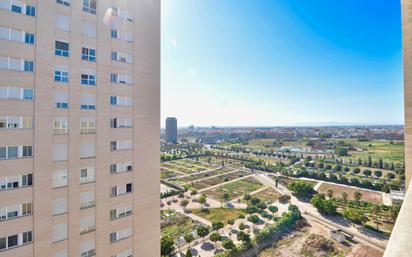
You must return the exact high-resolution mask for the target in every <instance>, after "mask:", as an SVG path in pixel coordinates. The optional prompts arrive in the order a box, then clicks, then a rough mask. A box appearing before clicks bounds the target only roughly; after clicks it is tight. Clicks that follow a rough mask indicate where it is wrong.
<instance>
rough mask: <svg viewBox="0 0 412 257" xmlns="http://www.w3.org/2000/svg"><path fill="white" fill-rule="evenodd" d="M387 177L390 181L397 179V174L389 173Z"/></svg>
mask: <svg viewBox="0 0 412 257" xmlns="http://www.w3.org/2000/svg"><path fill="white" fill-rule="evenodd" d="M386 177H387V178H388V179H394V178H395V174H393V173H391V172H389V173H388V174H386Z"/></svg>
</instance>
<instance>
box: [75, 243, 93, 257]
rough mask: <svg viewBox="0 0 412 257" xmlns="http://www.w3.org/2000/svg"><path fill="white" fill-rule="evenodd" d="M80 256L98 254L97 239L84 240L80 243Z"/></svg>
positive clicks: (87, 256) (85, 256)
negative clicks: (96, 249)
mask: <svg viewBox="0 0 412 257" xmlns="http://www.w3.org/2000/svg"><path fill="white" fill-rule="evenodd" d="M79 248H80V249H79V250H80V257H91V256H95V255H96V251H95V248H96V243H95V240H90V241H86V242H82V243H81V244H80V247H79Z"/></svg>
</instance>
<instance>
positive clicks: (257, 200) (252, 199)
mask: <svg viewBox="0 0 412 257" xmlns="http://www.w3.org/2000/svg"><path fill="white" fill-rule="evenodd" d="M259 203H260V199H259V198H257V197H252V198H251V199H250V204H251V205H258V204H259Z"/></svg>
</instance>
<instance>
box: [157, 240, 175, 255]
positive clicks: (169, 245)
mask: <svg viewBox="0 0 412 257" xmlns="http://www.w3.org/2000/svg"><path fill="white" fill-rule="evenodd" d="M173 250H174V242H173V239H172V238H171V237H170V236H164V237H162V239H161V241H160V251H161V254H162V255H165V256H169V255H170V254H171V253H172V252H173Z"/></svg>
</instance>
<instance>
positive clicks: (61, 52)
mask: <svg viewBox="0 0 412 257" xmlns="http://www.w3.org/2000/svg"><path fill="white" fill-rule="evenodd" d="M54 53H55V54H56V55H58V56H63V57H69V43H66V42H62V41H56V43H55V51H54Z"/></svg>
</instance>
